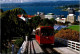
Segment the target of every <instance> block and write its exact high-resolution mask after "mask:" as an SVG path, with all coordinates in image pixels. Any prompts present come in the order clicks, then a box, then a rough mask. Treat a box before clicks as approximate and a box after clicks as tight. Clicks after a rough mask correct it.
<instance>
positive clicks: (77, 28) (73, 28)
mask: <svg viewBox="0 0 80 54" xmlns="http://www.w3.org/2000/svg"><path fill="white" fill-rule="evenodd" d="M68 28H69V29H72V30H75V31H79V32H80V25H72V26H70V27H68Z"/></svg>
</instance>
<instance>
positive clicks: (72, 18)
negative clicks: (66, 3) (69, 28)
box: [67, 8, 76, 23]
mask: <svg viewBox="0 0 80 54" xmlns="http://www.w3.org/2000/svg"><path fill="white" fill-rule="evenodd" d="M74 14H75V11H74V9H72V8H68V15H67V22H70V23H74V22H75V21H76V15H74Z"/></svg>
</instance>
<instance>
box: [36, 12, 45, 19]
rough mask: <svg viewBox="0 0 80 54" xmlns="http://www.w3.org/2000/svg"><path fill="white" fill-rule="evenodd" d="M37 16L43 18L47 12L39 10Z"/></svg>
mask: <svg viewBox="0 0 80 54" xmlns="http://www.w3.org/2000/svg"><path fill="white" fill-rule="evenodd" d="M37 16H40V17H41V19H44V18H45V14H44V13H43V12H37Z"/></svg>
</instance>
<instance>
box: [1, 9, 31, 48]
mask: <svg viewBox="0 0 80 54" xmlns="http://www.w3.org/2000/svg"><path fill="white" fill-rule="evenodd" d="M18 14H26V12H25V11H24V10H23V9H22V8H15V9H12V10H8V11H5V12H3V13H1V19H0V20H1V46H2V47H5V46H4V44H5V43H7V40H9V41H11V40H12V39H13V37H23V38H24V37H25V35H27V34H28V33H29V34H30V33H31V31H32V27H30V26H29V25H28V24H27V23H26V22H25V21H23V20H21V19H19V18H18V17H17V15H18Z"/></svg>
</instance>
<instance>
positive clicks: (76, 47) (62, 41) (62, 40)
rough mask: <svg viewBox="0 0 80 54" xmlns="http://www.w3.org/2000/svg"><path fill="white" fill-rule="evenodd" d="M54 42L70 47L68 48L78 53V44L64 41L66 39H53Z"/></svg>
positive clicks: (79, 49) (79, 48)
mask: <svg viewBox="0 0 80 54" xmlns="http://www.w3.org/2000/svg"><path fill="white" fill-rule="evenodd" d="M55 41H56V42H59V43H61V44H64V45H66V46H67V47H70V48H72V49H75V50H77V51H80V42H75V41H71V40H66V39H62V38H55Z"/></svg>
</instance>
